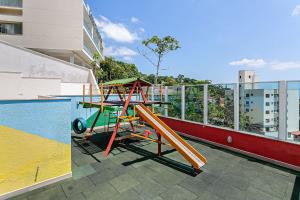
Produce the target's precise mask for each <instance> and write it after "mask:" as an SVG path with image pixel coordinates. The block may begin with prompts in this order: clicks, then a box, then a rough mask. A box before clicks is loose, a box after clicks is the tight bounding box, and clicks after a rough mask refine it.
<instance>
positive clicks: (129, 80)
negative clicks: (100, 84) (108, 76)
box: [104, 78, 151, 86]
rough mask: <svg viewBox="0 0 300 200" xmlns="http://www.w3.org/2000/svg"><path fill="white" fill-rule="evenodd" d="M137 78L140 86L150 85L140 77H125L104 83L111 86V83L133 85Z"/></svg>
mask: <svg viewBox="0 0 300 200" xmlns="http://www.w3.org/2000/svg"><path fill="white" fill-rule="evenodd" d="M137 80H139V81H140V83H141V86H151V83H149V82H147V81H144V80H142V79H140V78H125V79H119V80H113V81H109V82H106V83H104V85H105V86H112V85H124V86H130V85H133V84H134V83H135V82H136V81H137Z"/></svg>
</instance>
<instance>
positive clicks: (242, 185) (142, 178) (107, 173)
mask: <svg viewBox="0 0 300 200" xmlns="http://www.w3.org/2000/svg"><path fill="white" fill-rule="evenodd" d="M94 137H97V138H95V139H96V140H97V141H106V140H105V138H106V137H107V134H97V135H95V136H94ZM99 139H100V140H99ZM96 140H93V139H92V140H91V141H92V142H90V143H88V145H87V144H83V143H82V142H81V139H79V138H75V139H74V138H73V142H72V172H73V178H70V179H67V180H64V181H61V182H58V183H56V184H52V185H49V186H46V187H44V188H40V189H37V190H34V191H32V192H28V193H25V194H23V195H21V196H17V197H15V198H13V199H18V200H20V199H24V200H25V199H26V200H29V199H30V200H31V199H38V200H40V199H56V200H57V199H130V200H133V199H155V200H160V199H179V200H184V199H189V200H190V199H201V200H204V199H209V200H214V199H216V200H218V199H230V200H232V199H239V200H240V199H255V200H258V199H268V200H269V199H275V200H276V199H278V200H279V199H289V200H290V199H300V174H299V173H296V172H294V171H291V170H288V169H285V168H280V167H278V166H274V165H271V164H269V163H265V162H262V161H258V160H256V159H253V158H250V157H247V156H243V155H240V154H237V153H233V152H231V151H227V150H223V149H220V148H217V147H215V146H212V145H208V144H205V143H201V142H198V141H194V140H188V139H187V141H188V142H189V143H190V144H192V145H193V146H194V147H195V148H196V149H197V150H199V152H200V153H202V154H203V155H205V156H206V158H207V159H208V164H207V165H205V166H204V167H203V168H202V171H201V173H200V174H199V175H197V176H196V177H193V176H192V175H191V174H189V173H188V171H183V170H179V169H184V168H185V167H184V166H180V167H179V168H177V167H176V166H178V163H176V162H172V161H171V160H174V161H180V163H186V162H185V161H184V159H183V158H182V156H181V155H180V154H179V153H178V152H177V151H173V150H172V149H171V148H170V147H168V146H163V152H164V153H163V157H161V158H159V157H157V156H156V154H155V153H156V151H157V145H156V144H155V143H151V142H149V141H145V140H139V141H133V140H131V141H129V142H128V143H126V144H120V145H118V146H115V147H114V149H113V150H112V152H111V154H110V155H109V156H108V157H107V158H104V157H103V150H102V149H101V147H103V144H99V143H98V144H95V143H93V141H96ZM74 141H76V142H74ZM80 144H81V145H82V146H80ZM83 147H84V148H83ZM88 152H89V153H88ZM169 159H170V160H169Z"/></svg>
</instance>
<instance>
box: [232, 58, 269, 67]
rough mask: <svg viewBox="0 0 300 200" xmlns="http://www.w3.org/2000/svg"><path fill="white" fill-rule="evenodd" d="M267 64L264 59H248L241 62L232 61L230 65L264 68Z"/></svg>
mask: <svg viewBox="0 0 300 200" xmlns="http://www.w3.org/2000/svg"><path fill="white" fill-rule="evenodd" d="M266 64H267V63H266V62H265V61H264V60H263V59H248V58H243V59H241V60H237V61H232V62H230V63H229V65H231V66H245V67H255V68H258V67H262V66H265V65H266Z"/></svg>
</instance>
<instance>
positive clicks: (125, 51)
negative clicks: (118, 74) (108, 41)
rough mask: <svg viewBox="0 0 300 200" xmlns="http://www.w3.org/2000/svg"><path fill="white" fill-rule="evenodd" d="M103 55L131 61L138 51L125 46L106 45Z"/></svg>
mask: <svg viewBox="0 0 300 200" xmlns="http://www.w3.org/2000/svg"><path fill="white" fill-rule="evenodd" d="M104 55H105V56H112V57H120V58H123V59H124V60H127V61H131V60H133V57H135V56H137V55H138V53H137V52H135V51H134V50H132V49H129V48H127V47H113V46H110V47H107V48H105V49H104Z"/></svg>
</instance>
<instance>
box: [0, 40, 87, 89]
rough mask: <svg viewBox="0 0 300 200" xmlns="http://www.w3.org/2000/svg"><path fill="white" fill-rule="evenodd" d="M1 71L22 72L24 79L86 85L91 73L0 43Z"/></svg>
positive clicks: (78, 67) (84, 69) (82, 68)
mask: <svg viewBox="0 0 300 200" xmlns="http://www.w3.org/2000/svg"><path fill="white" fill-rule="evenodd" d="M0 60H1V64H0V71H7V72H21V73H22V75H23V76H24V77H47V78H61V79H62V82H74V83H86V82H88V80H89V74H90V71H89V70H88V69H87V68H84V67H80V66H76V65H72V64H70V63H67V62H63V61H60V60H57V59H53V58H51V57H49V56H45V55H43V54H39V53H36V52H34V51H30V50H28V49H24V48H19V47H16V46H12V45H9V44H8V43H5V42H3V41H0Z"/></svg>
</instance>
